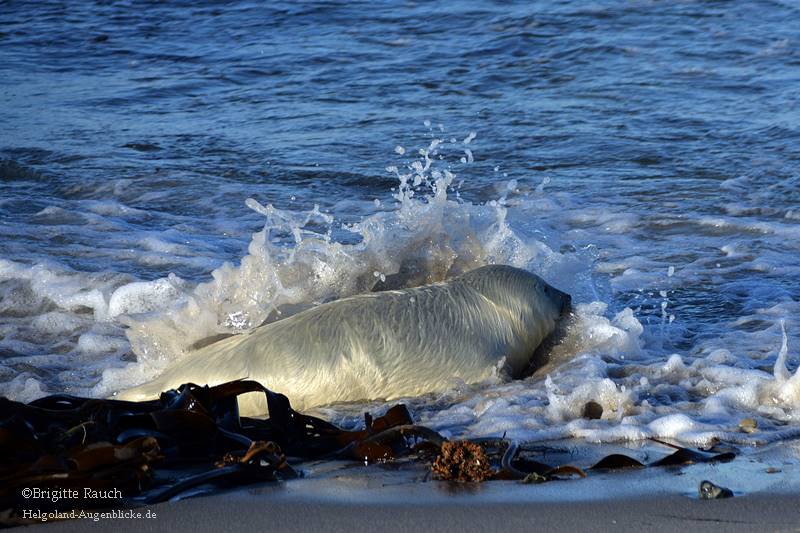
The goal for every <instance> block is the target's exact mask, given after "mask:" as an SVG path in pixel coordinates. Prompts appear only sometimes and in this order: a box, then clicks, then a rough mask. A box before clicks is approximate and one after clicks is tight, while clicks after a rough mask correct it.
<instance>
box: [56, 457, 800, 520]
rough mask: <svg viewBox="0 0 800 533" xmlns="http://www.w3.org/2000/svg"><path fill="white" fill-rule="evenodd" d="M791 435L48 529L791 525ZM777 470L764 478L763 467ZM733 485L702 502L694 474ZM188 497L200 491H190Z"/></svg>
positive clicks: (287, 492)
mask: <svg viewBox="0 0 800 533" xmlns="http://www.w3.org/2000/svg"><path fill="white" fill-rule="evenodd" d="M794 444H795V443H794V442H787V443H784V445H785V446H782V447H772V449H771V450H761V451H762V452H765V453H749V454H748V453H746V454H742V455H741V456H739V457H738V458H737V459H736V460H734V461H732V462H730V463H714V464H708V463H704V464H693V465H688V466H682V467H662V468H649V469H646V470H635V471H625V472H605V473H601V472H597V473H592V474H591V475H590V476H588V477H587V478H584V479H571V480H563V481H551V482H548V483H543V484H521V483H519V482H515V481H490V482H485V483H480V484H474V483H455V482H442V481H431V480H430V479H429V477H428V470H427V469H425V468H421V467H420V466H419V465H413V464H411V465H405V466H400V467H399V468H397V465H395V466H393V467H389V468H387V467H381V466H379V465H371V466H361V465H357V466H353V465H352V463H350V464H346V463H344V462H340V463H333V462H318V463H306V464H305V465H304V467H303V470H304V471H305V473H306V476H307V477H305V478H303V479H297V480H290V481H283V482H277V483H268V484H258V485H250V486H247V487H241V488H237V489H233V490H230V491H226V492H219V491H216V492H210V493H202V494H199V495H197V496H196V497H190V498H185V499H182V500H178V501H171V502H166V503H161V504H155V505H146V506H144V507H140V508H137V509H138V510H139V511H141V512H147V511H150V512H152V513H155V514H156V517H155V518H151V519H124V520H122V519H118V520H100V521H99V522H92V521H87V520H72V521H65V522H53V523H49V525H48V528H51V530H52V531H67V532H70V531H76V532H78V531H85V530H86V529H88V528H92V527H103V528H108V527H113V528H114V529H115V530H116V532H117V533H122V532H127V531H136V532H147V531H163V530H164V529H169V530H170V531H173V532H180V531H187V532H193V533H196V532H202V531H221V530H235V531H264V530H266V531H286V532H294V531H298V532H299V531H315V530H320V531H341V532H353V531H362V530H363V531H398V532H400V531H402V532H405V531H493V530H502V531H530V530H532V529H536V530H539V529H541V530H546V531H607V530H622V531H634V530H635V531H642V530H647V531H650V530H656V531H669V532H676V533H686V528H691V531H692V533H696V532H698V531H720V530H724V531H753V530H754V529H756V528H758V529H760V530H763V531H797V530H798V529H800V506H798V505H797V504H796V502H797V498H798V496H800V467H798V465H797V462H796V461H790V460H789V459H790V458H791V456H792V451H793V448H794V446H793V445H794ZM776 465H780V469H779V470H778V471H777V472H776V473H767V470H768V469H769V468H776ZM703 479H710V480H712V481H713V482H715V483H717V484H719V485H722V486H726V487H728V488H731V489H732V490H733V491H734V494H735V496H734V497H733V498H729V499H720V500H700V499H699V497H698V494H697V488H698V486H699V483H700V481H702V480H703ZM195 494H198V493H197V492H196V493H195Z"/></svg>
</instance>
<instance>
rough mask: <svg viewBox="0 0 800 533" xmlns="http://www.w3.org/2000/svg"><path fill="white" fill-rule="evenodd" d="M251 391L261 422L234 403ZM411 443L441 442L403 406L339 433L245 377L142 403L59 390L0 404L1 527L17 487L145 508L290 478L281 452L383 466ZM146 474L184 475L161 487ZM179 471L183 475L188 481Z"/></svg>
mask: <svg viewBox="0 0 800 533" xmlns="http://www.w3.org/2000/svg"><path fill="white" fill-rule="evenodd" d="M251 392H260V393H263V394H264V395H265V397H266V400H267V407H268V409H269V418H265V419H260V418H249V417H242V416H239V408H238V401H237V398H238V396H240V395H242V394H246V393H251ZM419 441H426V442H427V441H432V442H435V443H441V442H444V439H443V438H442V437H441V436H440V435H438V434H437V433H435V432H433V431H431V430H429V429H427V428H422V427H418V426H414V425H413V421H412V419H411V414H410V413H409V411H408V409H407V408H406V407H405V406H404V405H396V406H394V407H392V408H391V409H389V410H388V411H387V412H386V414H385V415H383V416H381V417H378V418H373V417H372V416H370V415H369V414H367V415H365V427H364V429H362V430H358V431H346V430H343V429H340V428H338V427H336V426H334V425H333V424H331V423H329V422H327V421H325V420H322V419H320V418H316V417H313V416H308V415H304V414H301V413H298V412H297V411H295V410H294V409H292V407H291V404H290V403H289V400H288V398H286V397H285V396H284V395H282V394H279V393H276V392H273V391H271V390H269V389H267V388H265V387H263V386H262V385H261V384H259V383H257V382H255V381H247V380H237V381H232V382H228V383H224V384H222V385H217V386H215V387H208V386H199V385H195V384H192V383H188V384H184V385H182V386H180V387H179V388H178V389H177V390H170V391H167V392H165V393H163V394H162V395H161V397H160V398H159V399H158V400H151V401H144V402H128V401H120V400H99V399H92V398H80V397H75V396H70V395H64V394H57V395H52V396H48V397H45V398H41V399H39V400H36V401H33V402H31V403H29V404H23V403H20V402H14V401H11V400H8V399H6V398H0V454H1V455H0V510H3V512H2V521H3V522H4V523H6V524H7V525H10V524H16V523H23V522H24V520H22V519H21V517H20V513H19V511H20V510H21V508H22V505H23V504H24V503H25V500H24V498H23V497H22V490H23V489H26V488H27V489H31V488H40V489H52V490H62V489H68V488H76V489H81V490H83V489H86V488H91V489H103V488H106V489H112V488H113V489H119V490H120V491H122V493H124V495H125V497H126V498H128V500H127V501H128V502H130V503H135V502H134V501H133V500H132V499H131V498H132V497H134V496H139V497H140V499H139V501H143V502H146V503H154V502H160V501H164V500H167V499H170V498H173V497H175V496H177V495H179V494H181V493H183V492H184V491H186V490H188V489H191V488H195V487H198V486H200V485H207V484H214V485H218V486H231V485H242V484H245V483H253V482H260V481H275V480H278V479H288V478H292V477H297V476H298V473H297V472H296V471H295V470H294V469H293V468H292V467H291V466H289V464H288V462H287V459H286V457H287V456H290V457H295V458H299V459H313V458H320V457H331V456H334V457H345V458H351V459H358V460H363V461H367V462H377V461H386V460H391V459H393V458H395V457H397V456H399V455H401V454H403V453H408V452H410V451H411V450H412V448H413V446H414V445H415V444H417V443H419ZM435 446H438V444H435ZM155 469H158V470H159V471H168V470H176V469H177V470H178V471H179V472H180V471H184V473H183V475H182V476H181V475H179V479H178V480H177V481H176V482H174V483H171V484H165V483H164V482H163V480H158V479H157V478H156V476H154V470H155ZM187 469H189V470H193V471H192V473H191V474H190V475H186V473H185V471H186V470H187ZM198 469H200V470H202V471H200V472H197V470H198ZM148 490H150V493H147V491H148ZM45 503H46V501H45ZM51 503H52V505H51V506H50V507H52V508H53V509H56V508H57V507H58V505H57V504H56V502H51ZM89 503H90V504H93V505H97V506H100V507H102V506H109V505H111V504H119V501H118V500H115V501H108V500H104V499H102V498H100V499H94V500H92V501H91V502H89ZM81 505H87V503H86V501H85V500H82V501H81ZM45 510H47V509H45Z"/></svg>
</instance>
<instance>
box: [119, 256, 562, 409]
mask: <svg viewBox="0 0 800 533" xmlns="http://www.w3.org/2000/svg"><path fill="white" fill-rule="evenodd" d="M570 311H571V298H570V296H569V295H568V294H566V293H564V292H561V291H559V290H558V289H556V288H554V287H552V286H550V285H548V284H547V283H546V282H545V281H544V280H542V279H541V278H540V277H539V276H536V275H535V274H532V273H530V272H527V271H525V270H521V269H518V268H514V267H510V266H505V265H491V266H485V267H481V268H477V269H475V270H472V271H470V272H467V273H466V274H463V275H461V276H459V277H457V278H454V279H452V280H449V281H445V282H440V283H434V284H431V285H424V286H421V287H415V288H409V289H401V290H390V291H384V292H377V293H370V294H362V295H358V296H353V297H349V298H343V299H341V300H336V301H333V302H329V303H325V304H322V305H319V306H317V307H314V308H312V309H309V310H306V311H303V312H301V313H298V314H296V315H293V316H291V317H288V318H284V319H282V320H278V321H277V322H272V323H270V324H267V325H264V326H260V327H258V328H255V329H253V330H251V331H249V332H247V333H243V334H241V335H235V336H231V337H228V338H225V339H223V340H220V341H218V342H214V343H212V344H209V345H206V346H204V347H203V348H201V349H198V350H197V351H195V352H193V353H191V354H189V355H188V356H186V357H185V358H183V359H181V360H179V361H177V362H176V363H174V364H173V365H171V366H170V367H168V368H167V369H166V371H165V372H164V373H163V374H162V375H161V376H159V377H158V378H157V379H155V380H154V381H152V382H150V383H146V384H145V385H142V386H140V387H136V388H133V389H130V390H127V391H124V392H122V393H121V394H119V397H120V398H122V399H127V400H144V399H150V398H153V397H157V396H158V395H159V393H160V392H162V391H164V390H167V389H169V388H173V387H177V386H178V385H180V384H182V383H187V382H193V383H198V384H208V385H215V384H219V383H224V382H226V381H231V380H235V379H239V378H245V377H247V378H249V379H253V380H256V381H259V382H260V383H262V384H263V385H264V386H266V387H268V388H270V389H272V390H275V391H280V392H281V393H283V394H286V395H287V396H288V397H289V398H290V399H291V401H292V405H294V406H296V408H298V409H300V410H302V409H308V408H310V407H314V406H317V405H323V404H328V403H333V402H340V401H353V400H365V399H379V398H380V399H385V400H391V399H394V398H398V397H403V396H417V395H420V394H424V393H429V392H437V391H441V390H444V389H446V388H448V386H451V385H452V382H453V380H454V379H458V380H463V381H464V382H466V383H476V382H480V381H484V380H486V379H489V378H491V377H493V376H498V375H499V376H501V377H507V378H519V377H524V376H525V375H527V374H530V373H532V372H533V371H535V370H536V369H537V368H539V367H541V366H542V365H544V364H545V363H546V362H547V354H546V353H542V350H541V349H539V348H540V347H547V346H549V345H551V344H552V342H553V339H554V338H555V337H557V336H558V335H559V334H560V331H561V329H562V328H560V327H559V326H560V325H562V324H563V323H564V322H565V320H564V319H565V318H566V317H568V316H569V315H570V314H571V313H570ZM248 396H254V395H245V396H243V397H242V398H241V400H240V408H241V409H242V412H243V413H245V414H258V413H260V414H263V413H264V412H265V406H263V405H257V404H256V403H254V402H252V401H250V402H248ZM250 400H256V398H252V399H250Z"/></svg>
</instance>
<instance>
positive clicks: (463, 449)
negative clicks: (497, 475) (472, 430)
mask: <svg viewBox="0 0 800 533" xmlns="http://www.w3.org/2000/svg"><path fill="white" fill-rule="evenodd" d="M432 470H433V473H434V475H436V477H438V478H439V479H443V480H445V481H449V480H453V481H461V482H476V481H477V482H480V481H485V480H487V479H490V478H491V477H492V476H493V475H494V471H493V470H492V468H491V466H490V464H489V457H488V456H487V455H486V452H484V451H483V448H481V447H480V446H479V445H478V444H475V443H472V442H469V441H464V440H462V441H452V442H445V443H444V444H442V452H441V453H440V454H439V456H438V457H437V458H436V460H435V461H434V462H433V466H432Z"/></svg>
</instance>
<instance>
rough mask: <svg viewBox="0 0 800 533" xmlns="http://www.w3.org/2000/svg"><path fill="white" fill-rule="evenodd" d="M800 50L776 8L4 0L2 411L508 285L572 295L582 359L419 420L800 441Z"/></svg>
mask: <svg viewBox="0 0 800 533" xmlns="http://www.w3.org/2000/svg"><path fill="white" fill-rule="evenodd" d="M798 35H800V11H798V7H797V6H796V5H795V4H794V3H793V2H780V1H765V0H759V1H755V2H740V3H718V2H704V1H681V2H669V3H665V2H651V1H642V0H634V1H630V2H625V3H620V2H611V1H608V2H607V1H598V2H591V3H587V2H583V1H577V0H575V1H566V2H545V1H534V2H519V3H502V4H478V3H472V2H460V1H456V2H447V3H441V4H434V5H427V4H417V3H402V2H380V3H377V4H373V3H369V4H366V3H359V2H347V3H320V4H316V3H302V4H296V3H293V2H286V3H282V2H272V3H269V4H262V3H256V2H247V1H241V2H233V3H230V4H226V5H221V4H217V3H208V4H206V3H203V2H187V3H185V4H182V3H180V2H170V3H168V4H162V3H152V4H143V3H127V2H121V3H106V2H78V3H72V4H70V3H67V4H62V3H59V2H16V1H11V2H5V3H3V4H2V5H0V58H2V61H0V94H1V95H2V98H0V119H2V120H1V121H0V122H2V127H0V394H2V395H5V396H8V397H11V398H13V399H16V400H20V401H30V400H32V399H35V398H37V397H40V396H44V395H46V394H51V393H56V392H68V393H71V394H79V395H90V396H96V397H108V396H111V395H113V394H114V393H115V392H116V391H119V390H122V389H124V388H127V387H131V386H133V385H136V384H139V383H141V382H144V381H146V380H148V379H150V378H153V377H155V376H157V375H158V374H159V372H160V371H162V370H163V368H164V367H165V366H166V365H168V364H169V363H170V362H173V361H175V360H178V359H180V358H182V357H185V356H186V355H187V354H188V353H191V351H192V346H193V345H194V344H195V343H196V342H198V341H201V340H203V339H205V338H207V337H209V336H212V335H216V334H219V333H240V332H244V331H247V330H249V329H251V328H253V327H256V326H258V325H259V324H262V323H264V322H265V321H273V320H279V319H281V318H285V317H287V316H290V315H291V314H293V313H296V312H298V311H300V310H302V309H306V308H308V307H310V306H313V305H317V304H319V303H322V302H327V301H331V300H334V299H337V298H341V297H345V296H349V295H353V294H359V293H364V292H368V291H371V290H378V289H381V288H386V287H388V286H389V285H390V284H391V283H395V284H399V285H397V286H413V285H420V284H424V283H429V282H435V281H439V280H443V279H447V278H450V277H453V276H456V275H458V274H460V273H462V272H465V271H467V270H470V269H472V268H474V267H477V266H481V265H485V264H491V263H503V264H510V265H514V266H517V267H520V268H525V269H528V270H530V271H532V272H535V273H537V274H539V275H541V276H542V277H544V278H545V279H546V280H547V281H548V282H549V283H551V284H552V285H554V286H556V287H557V288H559V289H561V290H564V291H567V292H569V293H570V294H572V296H573V301H574V302H575V312H574V314H575V317H574V320H573V322H572V325H571V327H570V330H569V333H568V335H567V337H566V338H565V340H564V341H563V343H562V344H561V345H560V346H558V347H556V348H555V349H554V352H553V354H552V359H553V361H552V363H551V364H550V365H548V367H547V368H545V369H543V371H542V372H540V373H539V374H537V375H535V376H534V377H532V378H530V379H527V380H524V381H514V382H501V381H493V382H487V383H482V384H466V383H459V382H456V381H453V382H451V383H447V384H444V388H445V392H443V393H437V394H431V395H427V396H423V397H420V398H410V399H406V401H407V402H408V403H409V405H410V406H411V408H412V411H413V413H414V416H415V417H416V419H417V420H418V421H419V422H420V423H422V424H425V425H428V426H431V427H432V428H434V429H436V430H439V431H441V432H442V433H444V434H445V435H447V436H451V437H480V436H500V435H504V434H505V435H506V436H507V437H508V438H513V439H519V440H524V441H541V440H551V439H561V438H578V439H584V440H586V441H590V442H630V441H640V440H642V439H646V438H648V437H657V438H672V439H675V440H677V441H679V442H683V443H686V444H691V445H705V444H709V443H711V442H714V440H715V439H717V438H722V439H725V440H728V441H733V442H738V443H740V444H761V443H768V442H774V441H777V440H781V439H786V438H790V437H795V436H798V434H800V374H798V373H797V371H796V368H797V366H798V346H800V322H799V321H798V319H797V317H798V311H800V265H799V264H798V259H797V258H798V254H799V253H800V177H799V176H800V148H798V147H799V146H800V129H798V128H799V126H798V124H800V108H799V107H798V104H797V102H798V99H797V96H798V91H797V88H798V80H799V79H800V40H798ZM398 273H400V275H399V276H398ZM303 356H306V354H298V357H303ZM589 401H594V402H597V403H599V404H600V405H601V406H602V407H603V413H602V417H601V419H599V420H586V419H585V418H584V417H583V408H584V405H585V404H586V403H587V402H589ZM386 405H387V404H386V403H384V402H367V403H364V404H358V405H340V406H336V405H334V406H328V407H324V408H320V409H318V412H319V413H321V414H324V415H325V416H328V417H330V418H333V419H334V420H335V421H338V422H340V423H343V424H348V423H352V422H353V420H355V416H356V415H357V414H358V413H360V412H362V411H363V410H365V409H370V410H373V411H378V412H379V411H381V410H382V409H385V408H386ZM745 418H753V419H754V420H755V421H756V424H757V430H756V431H755V432H745V431H743V430H742V429H741V428H740V427H739V425H740V422H741V421H742V420H743V419H745Z"/></svg>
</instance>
